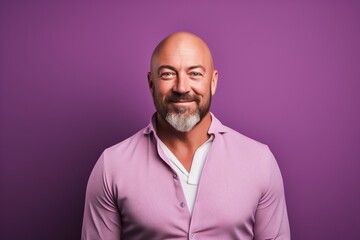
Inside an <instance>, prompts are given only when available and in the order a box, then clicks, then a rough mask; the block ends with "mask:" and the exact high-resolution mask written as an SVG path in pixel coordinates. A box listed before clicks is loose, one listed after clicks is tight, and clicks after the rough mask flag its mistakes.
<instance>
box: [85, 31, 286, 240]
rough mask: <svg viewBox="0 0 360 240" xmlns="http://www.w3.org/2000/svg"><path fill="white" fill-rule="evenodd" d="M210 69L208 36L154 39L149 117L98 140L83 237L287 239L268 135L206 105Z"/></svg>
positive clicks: (212, 81) (211, 88) (214, 75)
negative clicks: (101, 143)
mask: <svg viewBox="0 0 360 240" xmlns="http://www.w3.org/2000/svg"><path fill="white" fill-rule="evenodd" d="M217 80H218V72H217V71H216V70H215V69H214V65H213V60H212V56H211V53H210V50H209V48H208V46H207V45H206V43H205V42H204V41H203V40H201V39H200V38H199V37H197V36H195V35H193V34H191V33H188V32H178V33H174V34H172V35H170V36H168V37H167V38H165V39H164V40H163V41H161V42H160V43H159V45H158V46H157V47H156V48H155V50H154V53H153V55H152V58H151V70H150V72H149V73H148V83H149V88H150V91H151V94H152V96H153V100H154V104H155V107H156V110H157V112H156V113H155V114H154V115H153V117H152V119H151V122H150V124H149V125H148V126H147V127H146V128H144V129H143V130H141V131H139V132H138V133H136V134H135V135H133V136H132V137H130V138H128V139H126V140H124V141H123V142H121V143H119V144H117V145H115V146H113V147H110V148H108V149H106V150H105V151H104V152H103V154H102V155H101V157H100V159H99V160H98V162H97V163H96V165H95V167H94V170H93V172H92V173H91V176H90V179H89V182H88V188H87V195H86V203H85V212H84V221H83V230H82V239H83V240H93V239H104V240H113V239H122V240H124V239H125V240H141V239H143V240H149V239H150V240H151V239H216V240H227V239H229V240H230V239H241V240H248V239H255V240H265V239H267V240H268V239H278V240H288V239H290V231H289V224H288V217H287V211H286V204H285V197H284V190H283V183H282V178H281V174H280V171H279V168H278V166H277V164H276V161H275V159H274V157H273V155H272V154H271V152H270V150H269V149H268V147H267V146H266V145H263V144H261V143H258V142H256V141H254V140H252V139H250V138H247V137H245V136H243V135H241V134H240V133H238V132H236V131H234V130H232V129H230V128H228V127H226V126H224V125H222V124H221V123H220V121H219V120H217V119H216V118H215V116H214V115H212V114H211V113H210V112H209V108H210V104H211V98H212V95H214V93H215V90H216V85H217Z"/></svg>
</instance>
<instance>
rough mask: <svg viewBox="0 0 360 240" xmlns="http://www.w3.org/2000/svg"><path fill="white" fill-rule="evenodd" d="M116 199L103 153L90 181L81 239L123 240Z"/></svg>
mask: <svg viewBox="0 0 360 240" xmlns="http://www.w3.org/2000/svg"><path fill="white" fill-rule="evenodd" d="M114 199H115V198H114V196H113V193H112V191H111V187H110V184H109V182H108V179H107V176H106V169H105V166H104V153H103V154H102V155H101V157H100V158H99V160H98V161H97V163H96V164H95V166H94V169H93V170H92V172H91V175H90V178H89V181H88V185H87V189H86V198H85V208H84V218H83V225H82V231H81V240H115V239H116V240H121V236H120V235H121V221H120V214H119V211H118V208H117V205H116V201H115V200H114Z"/></svg>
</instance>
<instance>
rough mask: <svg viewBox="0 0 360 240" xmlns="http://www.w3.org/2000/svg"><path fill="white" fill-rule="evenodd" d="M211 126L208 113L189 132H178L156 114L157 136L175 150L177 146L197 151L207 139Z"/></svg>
mask: <svg viewBox="0 0 360 240" xmlns="http://www.w3.org/2000/svg"><path fill="white" fill-rule="evenodd" d="M210 124H211V115H210V113H209V112H208V113H207V114H206V115H205V116H204V117H203V118H202V119H201V121H200V122H199V123H198V124H197V125H196V126H195V127H194V128H193V129H191V130H190V131H188V132H180V131H177V130H176V129H175V128H173V127H172V126H171V125H170V124H169V123H168V122H167V121H166V120H165V119H163V118H162V117H161V116H160V115H159V114H157V119H156V127H157V134H158V136H159V138H160V139H161V141H163V142H164V143H165V144H166V145H167V146H168V147H169V148H172V149H176V148H177V146H182V147H186V148H188V149H197V148H198V147H199V146H200V145H202V144H203V143H204V142H205V141H206V140H207V139H208V138H209V135H208V130H209V127H210Z"/></svg>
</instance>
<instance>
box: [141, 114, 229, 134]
mask: <svg viewBox="0 0 360 240" xmlns="http://www.w3.org/2000/svg"><path fill="white" fill-rule="evenodd" d="M210 114H211V124H210V127H209V130H208V133H209V134H217V133H225V132H227V131H228V130H227V127H226V126H224V125H223V124H222V123H221V122H220V120H218V119H217V118H216V117H215V116H214V114H212V113H210ZM152 132H153V133H155V135H156V113H154V114H153V115H152V117H151V119H150V123H149V125H148V126H147V127H146V128H145V129H144V131H143V133H144V134H146V135H148V134H150V133H152Z"/></svg>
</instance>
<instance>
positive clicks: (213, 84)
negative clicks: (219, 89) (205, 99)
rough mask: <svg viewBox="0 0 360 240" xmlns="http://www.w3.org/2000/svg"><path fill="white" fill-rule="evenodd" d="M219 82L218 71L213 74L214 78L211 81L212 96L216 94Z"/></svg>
mask: <svg viewBox="0 0 360 240" xmlns="http://www.w3.org/2000/svg"><path fill="white" fill-rule="evenodd" d="M217 81H218V71H217V70H214V72H213V76H212V79H211V88H210V89H211V95H214V94H215V92H216V86H217Z"/></svg>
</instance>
